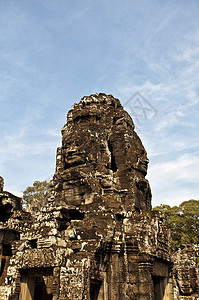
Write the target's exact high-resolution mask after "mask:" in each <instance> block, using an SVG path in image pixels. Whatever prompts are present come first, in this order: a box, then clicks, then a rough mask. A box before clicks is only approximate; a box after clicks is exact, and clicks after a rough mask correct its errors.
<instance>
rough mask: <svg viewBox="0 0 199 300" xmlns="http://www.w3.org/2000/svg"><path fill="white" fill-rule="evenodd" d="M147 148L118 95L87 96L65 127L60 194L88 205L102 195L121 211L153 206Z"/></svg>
mask: <svg viewBox="0 0 199 300" xmlns="http://www.w3.org/2000/svg"><path fill="white" fill-rule="evenodd" d="M147 165H148V158H147V153H146V151H145V149H144V147H143V145H142V143H141V140H140V138H139V137H138V136H137V134H136V132H135V131H134V124H133V121H132V119H131V117H130V116H129V115H128V113H127V112H126V111H124V109H123V107H122V106H121V104H120V102H119V100H118V99H115V98H114V97H113V96H111V95H109V96H107V95H105V94H99V95H91V96H90V97H84V98H82V99H81V101H80V103H79V104H75V105H74V107H73V109H72V110H71V111H69V113H68V118H67V124H66V125H65V126H64V127H63V129H62V147H60V148H58V151H57V168H56V174H55V176H54V183H55V186H56V199H57V201H58V202H59V203H61V204H62V205H64V204H65V203H66V204H67V205H75V206H82V205H84V204H85V205H87V204H89V205H90V204H91V203H94V202H95V201H97V203H99V199H101V201H103V202H104V204H105V205H106V207H107V208H108V207H109V208H112V209H114V208H115V209H116V210H118V211H119V210H120V211H126V212H127V211H135V210H138V211H140V210H144V211H146V210H150V209H151V191H150V187H149V183H148V181H147V180H146V179H145V175H146V173H147Z"/></svg>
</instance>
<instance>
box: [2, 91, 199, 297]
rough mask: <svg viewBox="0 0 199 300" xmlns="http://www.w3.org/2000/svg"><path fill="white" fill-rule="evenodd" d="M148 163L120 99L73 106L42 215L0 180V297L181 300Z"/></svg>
mask: <svg viewBox="0 0 199 300" xmlns="http://www.w3.org/2000/svg"><path fill="white" fill-rule="evenodd" d="M147 165H148V159H147V153H146V151H145V149H144V147H143V145H142V142H141V140H140V138H139V137H138V135H137V134H136V132H135V131H134V124H133V121H132V119H131V117H130V116H129V115H128V113H127V112H126V111H124V109H123V107H122V106H121V104H120V102H119V100H118V99H115V98H114V97H113V96H111V95H105V94H95V95H91V96H89V97H83V98H82V99H81V101H80V102H79V104H75V105H74V107H73V109H72V110H71V111H69V113H68V116H67V124H66V125H65V126H64V127H63V129H62V146H61V147H60V148H58V150H57V163H56V172H55V175H54V177H53V180H52V181H51V190H50V192H49V194H48V196H47V197H46V199H45V201H44V203H41V207H40V211H36V212H34V211H33V212H27V211H25V209H24V208H23V206H22V199H20V198H18V197H16V196H14V195H12V194H10V193H8V192H5V191H3V179H2V177H0V251H1V252H0V253H1V254H0V259H1V261H0V263H1V265H0V285H1V286H0V299H1V300H7V299H9V300H10V299H12V300H18V299H19V300H42V299H45V300H47V299H53V300H57V299H60V300H65V299H69V300H83V299H84V300H118V299H121V300H134V299H139V300H152V299H153V300H167V299H169V300H171V299H181V298H176V297H180V296H179V294H178V295H177V292H176V291H177V288H176V289H175V287H174V284H173V282H174V279H173V273H172V269H173V268H172V266H173V264H172V259H171V249H170V234H169V231H168V230H167V228H166V224H165V221H164V218H163V215H162V214H161V213H160V212H157V211H152V210H151V190H150V186H149V183H148V181H147V179H146V178H145V176H146V174H147ZM177 269H178V268H177V267H176V270H177ZM175 272H176V271H175ZM176 286H177V283H176ZM189 291H190V290H189ZM186 292H187V290H186ZM175 295H177V296H175ZM193 299H194V298H193ZM197 299H199V298H197Z"/></svg>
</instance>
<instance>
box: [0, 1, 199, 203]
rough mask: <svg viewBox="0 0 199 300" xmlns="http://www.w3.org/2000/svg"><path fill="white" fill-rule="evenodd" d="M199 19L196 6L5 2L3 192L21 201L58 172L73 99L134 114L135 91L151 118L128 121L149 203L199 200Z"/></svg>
mask: <svg viewBox="0 0 199 300" xmlns="http://www.w3.org/2000/svg"><path fill="white" fill-rule="evenodd" d="M198 15H199V1H198V0H195V1H194V0H190V1H185V0H180V1H173V0H170V1H156V0H139V1H136V0H134V1H130V0H124V1H121V0H120V1H118V0H115V1H111V0H106V1H105V0H100V1H97V0H96V1H93V0H92V1H91V0H84V1H82V0H81V1H80V0H76V1H70V0H56V1H50V0H30V1H26V0H23V1H22V0H18V1H16V0H1V1H0V77H1V80H0V175H1V176H3V177H4V179H5V189H6V190H8V191H10V192H12V193H15V194H17V195H22V191H23V190H25V188H26V187H27V186H29V185H32V183H33V182H34V181H35V180H45V179H49V178H50V177H51V176H52V175H53V174H54V170H55V157H56V148H57V147H58V146H60V145H61V134H60V130H61V127H62V126H63V125H64V124H65V122H66V114H67V112H68V110H69V109H70V108H71V107H72V105H73V104H74V102H79V100H80V99H81V98H82V97H83V96H85V95H90V94H92V93H96V92H104V93H108V94H112V95H113V96H115V97H117V98H119V99H120V101H121V103H122V104H123V105H124V107H125V108H126V109H127V110H128V111H129V112H130V113H131V112H132V110H131V108H132V106H133V105H134V102H133V101H134V100H135V98H133V99H132V100H131V101H130V102H128V100H129V99H130V98H131V97H132V96H133V95H134V94H135V93H136V92H139V93H140V95H141V96H142V97H143V99H145V100H146V101H145V100H144V101H145V102H144V103H145V104H146V103H149V104H150V105H151V107H152V108H154V110H155V111H157V113H156V114H155V115H154V116H153V115H152V116H151V115H147V117H146V116H145V117H141V116H140V117H137V119H138V123H137V120H134V121H135V125H136V130H137V132H138V134H139V136H140V137H141V139H142V141H143V144H144V146H145V148H146V150H147V152H148V156H149V159H150V164H149V171H148V175H147V177H148V179H149V182H150V184H151V189H152V194H153V202H152V203H153V205H158V204H160V203H165V204H169V205H175V204H176V205H178V204H180V203H181V202H182V201H184V200H189V199H191V198H194V199H199V197H198V194H199V192H198V186H199V176H198V172H199V134H198V129H199V118H198V116H199V80H198V78H199V18H198ZM126 103H127V104H126ZM132 117H133V119H135V118H134V117H135V116H132Z"/></svg>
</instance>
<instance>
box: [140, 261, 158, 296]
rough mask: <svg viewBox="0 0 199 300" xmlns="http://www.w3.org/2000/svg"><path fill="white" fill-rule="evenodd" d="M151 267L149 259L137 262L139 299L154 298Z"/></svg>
mask: <svg viewBox="0 0 199 300" xmlns="http://www.w3.org/2000/svg"><path fill="white" fill-rule="evenodd" d="M152 267H153V265H152V263H151V262H150V261H143V262H139V263H138V272H139V283H138V289H139V299H140V300H154V290H153V281H152V277H151V273H152Z"/></svg>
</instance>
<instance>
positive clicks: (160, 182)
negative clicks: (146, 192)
mask: <svg viewBox="0 0 199 300" xmlns="http://www.w3.org/2000/svg"><path fill="white" fill-rule="evenodd" d="M198 170H199V156H198V154H197V153H195V154H189V153H188V154H184V155H182V156H180V157H179V158H178V159H176V160H169V161H163V162H160V163H155V164H153V165H152V166H150V167H149V172H148V179H149V182H150V183H151V186H152V192H153V191H154V192H155V193H154V203H156V204H157V203H159V204H160V203H167V204H170V205H175V203H176V204H179V202H178V201H181V202H182V201H184V200H189V199H191V198H193V197H196V199H198V197H199V191H198V184H199V176H198ZM196 186H197V188H196ZM157 197H158V198H157ZM177 202H178V203H177Z"/></svg>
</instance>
